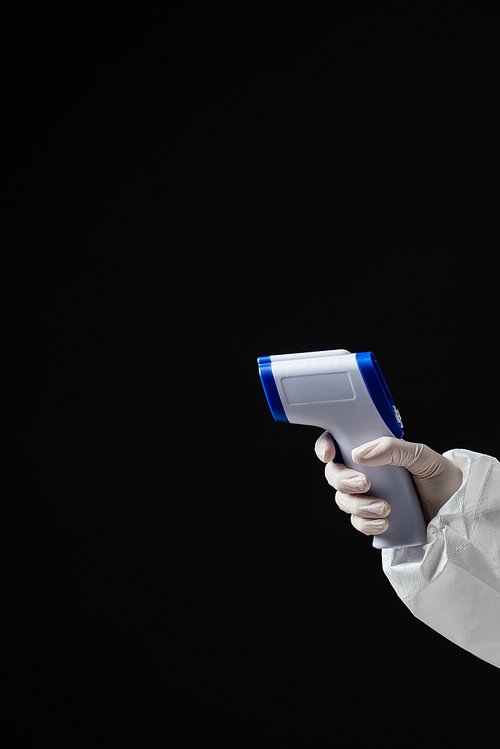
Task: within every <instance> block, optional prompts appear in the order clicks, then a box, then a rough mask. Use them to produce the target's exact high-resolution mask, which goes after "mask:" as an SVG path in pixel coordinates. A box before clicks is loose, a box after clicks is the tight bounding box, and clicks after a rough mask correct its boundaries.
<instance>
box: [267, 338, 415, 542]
mask: <svg viewBox="0 0 500 749" xmlns="http://www.w3.org/2000/svg"><path fill="white" fill-rule="evenodd" d="M257 361H258V365H259V374H260V378H261V381H262V385H263V387H264V392H265V394H266V398H267V401H268V403H269V407H270V409H271V412H272V414H273V416H274V418H275V420H276V421H284V422H289V423H291V424H308V425H310V426H317V427H321V428H322V429H324V430H326V431H328V432H329V433H330V434H331V436H332V438H333V441H334V443H335V449H336V455H335V462H336V463H344V465H346V466H347V467H348V468H353V469H354V470H356V471H360V470H361V471H362V472H363V473H364V474H365V475H366V476H368V478H369V479H370V481H371V489H370V491H369V493H370V496H373V497H378V498H380V499H385V500H387V502H389V504H390V506H391V513H390V515H389V518H388V520H389V527H388V529H387V530H386V531H384V533H381V534H380V535H377V536H374V537H373V546H374V548H376V549H392V548H400V547H406V546H422V545H423V544H425V543H427V527H426V523H425V520H424V517H423V514H422V509H421V507H420V502H419V500H418V495H417V490H416V488H415V485H414V483H413V479H412V477H411V475H410V473H409V472H408V471H407V470H406V468H402V467H400V466H374V467H372V466H361V467H360V466H359V465H358V464H356V463H354V461H353V460H352V457H351V451H352V450H353V449H354V448H355V447H359V446H360V445H362V444H364V443H365V442H371V441H372V440H375V439H378V438H379V437H397V438H398V439H401V437H402V436H403V423H402V421H401V417H400V415H399V411H398V409H397V408H396V405H395V403H394V400H393V398H392V395H391V393H390V391H389V388H388V387H387V383H386V381H385V379H384V376H383V374H382V371H381V369H380V367H379V364H378V362H377V359H376V358H375V355H374V354H373V353H372V352H371V351H367V352H364V353H361V354H351V353H350V352H349V351H346V350H345V349H334V350H332V351H310V352H308V353H302V354H280V355H277V356H261V357H259V358H258V360H257Z"/></svg>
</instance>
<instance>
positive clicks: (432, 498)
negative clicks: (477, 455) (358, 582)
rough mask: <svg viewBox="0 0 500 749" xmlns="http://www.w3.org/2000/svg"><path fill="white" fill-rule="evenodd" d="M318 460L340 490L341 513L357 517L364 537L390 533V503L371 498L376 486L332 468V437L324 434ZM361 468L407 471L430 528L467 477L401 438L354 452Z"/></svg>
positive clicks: (354, 473)
mask: <svg viewBox="0 0 500 749" xmlns="http://www.w3.org/2000/svg"><path fill="white" fill-rule="evenodd" d="M315 451H316V455H317V456H318V458H319V459H320V460H322V461H323V463H326V466H325V476H326V480H327V481H328V483H329V484H330V485H331V486H333V487H334V489H336V490H337V493H336V495H335V501H336V503H337V505H338V506H339V507H340V509H341V510H343V511H344V512H347V513H349V514H350V515H351V523H352V524H353V526H354V527H355V528H356V529H357V530H358V531H361V533H365V534H366V535H367V536H376V535H378V534H379V533H383V532H384V531H386V530H387V528H388V527H389V522H390V521H389V520H387V516H388V515H389V513H390V511H391V507H390V505H389V503H388V502H386V501H385V500H383V499H379V498H377V497H372V496H370V495H368V494H366V492H368V491H369V489H370V480H369V479H368V478H367V477H366V476H365V475H364V474H363V473H360V472H357V471H354V470H352V469H350V468H347V467H346V466H345V465H343V464H342V463H332V462H331V461H332V460H333V458H334V457H335V445H334V444H333V440H332V438H331V437H330V435H329V434H328V432H323V434H322V435H321V437H319V438H318V440H317V441H316V445H315ZM352 459H353V461H354V462H355V463H359V464H360V465H365V466H385V465H392V466H403V467H404V468H406V469H407V470H408V471H409V472H410V473H411V474H412V475H413V480H414V482H415V486H416V488H417V492H418V495H419V498H420V504H421V505H422V510H423V513H424V518H425V521H426V522H427V523H429V522H430V521H431V520H432V518H433V517H435V516H436V515H437V513H438V512H439V510H440V509H441V507H442V506H443V505H444V504H445V502H447V501H448V500H449V499H450V497H451V496H452V495H453V494H455V492H456V491H457V490H458V489H459V488H460V486H461V484H462V471H461V470H460V468H459V467H458V465H457V464H456V463H454V462H453V461H452V460H449V459H448V458H445V457H443V456H442V455H440V454H439V453H437V452H435V451H434V450H431V448H430V447H427V446H426V445H421V444H418V443H414V442H405V441H404V440H400V439H396V437H381V438H380V439H377V440H373V442H367V443H366V444H364V445H360V446H359V447H357V448H355V449H354V450H353V451H352Z"/></svg>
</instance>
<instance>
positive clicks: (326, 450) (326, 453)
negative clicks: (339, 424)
mask: <svg viewBox="0 0 500 749" xmlns="http://www.w3.org/2000/svg"><path fill="white" fill-rule="evenodd" d="M314 451H315V453H316V455H317V456H318V458H319V459H320V460H321V461H323V463H329V462H330V461H331V460H333V459H334V457H335V445H334V444H333V440H332V438H331V436H330V434H329V433H328V432H323V434H322V435H321V436H320V437H318V439H317V440H316V444H315V445H314Z"/></svg>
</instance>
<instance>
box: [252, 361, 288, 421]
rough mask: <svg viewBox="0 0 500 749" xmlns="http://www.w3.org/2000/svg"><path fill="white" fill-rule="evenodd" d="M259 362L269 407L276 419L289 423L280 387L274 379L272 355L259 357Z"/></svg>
mask: <svg viewBox="0 0 500 749" xmlns="http://www.w3.org/2000/svg"><path fill="white" fill-rule="evenodd" d="M257 363H258V365H259V375H260V379H261V382H262V387H263V388H264V392H265V394H266V398H267V402H268V403H269V408H270V409H271V413H272V415H273V416H274V420H275V421H286V422H287V423H289V422H288V419H287V418H286V413H285V410H284V408H283V404H282V402H281V398H280V395H279V393H278V388H277V387H276V382H275V381H274V375H273V370H272V367H271V357H270V356H259V358H258V359H257Z"/></svg>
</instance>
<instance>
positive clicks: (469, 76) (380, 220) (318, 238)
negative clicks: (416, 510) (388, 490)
mask: <svg viewBox="0 0 500 749" xmlns="http://www.w3.org/2000/svg"><path fill="white" fill-rule="evenodd" d="M335 7H336V10H335V11H332V15H331V17H329V20H328V23H325V20H324V19H322V18H321V16H320V14H317V15H315V13H314V12H312V13H307V14H306V13H305V12H302V11H297V12H296V13H295V14H293V15H292V14H291V13H289V12H287V13H286V14H285V13H283V12H281V11H280V10H279V9H278V8H277V7H276V6H273V5H269V4H266V6H262V7H257V6H256V7H255V8H253V10H252V12H250V11H248V10H245V9H240V8H238V9H233V10H231V11H228V12H225V13H221V14H216V13H214V12H213V11H210V10H206V9H205V10H202V9H200V8H199V7H197V6H193V7H189V9H186V11H185V14H184V15H183V17H182V19H181V18H180V17H179V16H178V15H175V14H174V13H172V14H171V16H170V17H168V18H166V16H165V15H164V14H163V15H161V16H160V15H158V16H157V17H156V16H155V14H154V13H153V12H152V11H150V10H148V11H141V12H140V13H136V12H134V11H131V10H129V11H123V14H122V15H121V16H120V18H116V17H112V18H111V17H105V16H104V14H103V15H102V17H100V18H99V19H98V21H97V22H96V19H94V18H90V17H84V14H83V11H82V15H81V16H79V17H78V18H76V19H75V18H73V17H71V18H69V17H68V18H62V19H61V17H60V16H59V17H58V18H57V19H52V20H53V26H54V28H52V31H51V33H48V34H46V35H44V37H43V40H42V41H40V34H39V21H40V18H38V17H37V16H33V17H31V18H29V19H24V25H23V33H22V34H21V35H20V40H19V44H18V46H17V49H16V54H15V55H14V57H13V62H12V67H13V70H15V72H16V75H17V76H19V79H18V80H20V81H21V85H20V86H17V85H16V86H13V89H14V91H13V96H14V101H15V103H16V106H14V107H13V112H14V120H15V125H14V127H13V133H12V143H15V144H16V145H13V148H12V152H13V154H14V159H15V166H16V178H15V180H13V184H12V195H14V197H15V198H16V199H17V200H19V202H20V204H21V205H22V206H23V208H22V212H23V222H22V229H23V231H24V230H25V229H26V230H27V232H28V233H29V236H30V239H29V240H25V239H24V238H23V237H20V235H18V238H19V242H18V246H19V248H20V249H19V252H17V253H16V259H15V265H16V267H17V269H19V270H20V271H21V273H20V276H21V278H22V287H23V292H24V295H23V297H22V299H23V302H22V303H21V304H20V305H19V309H17V308H16V307H15V306H14V313H13V316H17V315H20V314H21V313H25V311H26V309H28V310H29V313H28V315H25V318H26V334H25V335H23V337H22V352H21V359H20V362H21V365H20V366H19V378H20V382H21V386H22V387H23V388H24V394H25V398H24V400H23V403H24V404H25V405H24V406H23V409H22V413H20V414H19V416H18V421H19V422H20V424H21V428H22V429H23V430H25V431H24V439H23V443H22V451H21V466H20V470H19V476H20V481H24V480H25V479H29V480H32V481H34V488H32V489H31V490H29V491H28V490H20V491H19V497H18V500H17V502H16V509H15V516H14V519H13V523H18V529H19V533H20V534H21V535H22V537H23V541H22V543H21V544H18V543H17V541H16V542H14V541H11V539H10V537H9V534H7V535H8V538H7V539H6V543H7V548H9V549H10V551H11V553H10V555H9V556H8V559H9V561H8V564H7V565H6V576H5V577H6V580H5V587H4V590H5V598H6V612H7V621H8V622H11V624H12V632H13V633H15V634H16V635H18V634H19V633H21V635H22V636H21V638H20V639H19V641H20V642H21V643H22V644H21V645H19V646H17V645H15V646H14V645H13V648H14V651H15V655H16V673H17V675H20V676H21V683H22V688H23V690H25V691H26V693H27V694H33V695H34V696H35V698H38V697H39V696H40V695H42V694H44V693H49V694H50V695H52V697H51V708H50V710H48V711H46V712H45V713H44V720H45V721H51V720H52V719H53V718H54V716H56V715H57V716H60V715H61V713H62V714H64V716H65V717H64V719H63V720H62V722H61V724H60V727H61V730H62V731H63V732H66V733H67V735H69V736H71V735H72V732H74V730H75V727H76V726H77V725H78V726H79V725H83V724H85V725H87V726H90V728H91V729H92V727H93V726H94V725H97V722H98V720H100V718H101V717H102V715H103V713H106V714H107V716H108V722H109V729H108V730H109V732H110V735H111V734H112V732H113V730H115V729H116V727H117V726H118V725H122V726H125V727H126V728H127V730H128V731H129V734H130V737H131V739H132V740H136V741H140V737H141V736H142V733H141V732H142V731H143V730H144V727H145V724H150V725H151V722H152V718H153V716H154V717H159V719H160V725H162V729H159V730H160V731H162V733H160V734H159V735H160V736H162V737H163V736H168V737H169V738H171V739H172V740H173V741H174V745H178V746H183V745H184V743H183V742H187V741H189V736H191V731H192V730H196V731H198V730H199V731H201V734H202V735H204V736H205V737H206V738H207V740H209V739H212V737H216V738H217V737H218V738H226V739H227V740H231V741H234V742H235V744H236V745H240V744H244V743H245V741H246V740H247V739H248V738H249V737H254V736H255V738H254V739H253V740H254V741H259V743H261V742H262V741H263V739H264V738H267V740H269V741H270V742H272V743H274V744H278V745H281V742H282V740H283V735H284V734H283V731H284V728H285V726H288V727H291V728H292V730H293V731H294V732H296V734H297V735H301V732H302V731H305V732H306V733H307V732H309V731H311V730H313V729H312V727H313V726H316V727H318V726H323V725H324V726H325V729H324V730H325V731H326V733H325V734H324V736H325V738H326V739H327V740H331V739H332V738H333V737H334V736H335V735H336V734H337V733H338V731H339V730H340V729H341V728H342V729H347V730H351V729H352V725H353V724H354V725H355V726H356V727H357V728H358V727H359V728H361V729H362V730H363V732H367V731H369V732H370V733H376V732H377V729H379V730H380V728H382V726H384V727H385V725H386V724H387V722H388V721H390V720H393V716H394V714H397V715H398V716H400V717H402V716H406V715H407V716H408V718H409V719H410V720H411V722H412V728H413V726H415V732H416V734H417V735H419V734H420V733H421V735H422V737H424V736H427V735H429V732H430V731H431V732H432V735H433V736H436V737H437V738H439V737H440V736H441V735H442V736H443V737H446V736H448V735H449V734H448V733H447V732H448V730H449V727H450V721H451V718H450V713H453V714H454V715H455V718H453V720H454V721H455V719H456V714H457V713H460V711H461V709H462V708H465V707H467V708H468V709H470V705H471V704H473V705H474V708H473V709H475V710H479V709H480V710H481V712H482V714H483V715H485V716H486V718H487V716H488V710H489V708H491V707H492V705H493V702H492V700H493V699H494V690H493V692H490V689H489V688H487V686H486V682H487V680H488V678H490V679H491V677H493V678H494V677H495V675H496V671H495V670H494V668H493V667H492V666H489V665H488V664H485V663H483V662H482V661H480V660H478V659H477V658H475V657H473V656H472V655H470V654H469V653H467V652H465V651H462V650H460V649H459V648H458V647H457V646H455V645H453V644H452V643H449V642H448V641H446V640H445V639H444V638H442V637H441V636H439V635H438V634H436V633H434V632H433V631H432V630H430V629H428V628H427V627H426V626H425V625H423V624H421V623H420V622H418V621H417V620H416V619H414V618H413V617H412V615H411V614H410V613H409V611H408V610H407V609H406V608H405V606H404V605H403V603H402V602H401V601H399V599H398V598H397V596H396V594H395V593H394V591H393V590H392V589H391V587H390V585H389V583H388V582H387V580H386V579H385V576H384V575H383V573H382V570H381V564H380V558H379V557H380V555H379V552H377V551H375V550H373V549H372V548H371V543H370V539H368V538H366V537H364V536H362V535H361V534H358V533H356V532H355V531H354V530H353V529H352V528H351V526H350V523H349V518H348V517H347V516H346V515H344V514H343V513H341V512H340V511H339V510H338V509H337V507H336V506H335V504H334V501H333V490H332V489H331V488H330V487H329V486H328V485H327V484H326V481H325V479H324V476H323V468H322V466H321V464H320V462H319V461H318V460H317V458H316V457H315V455H314V452H313V447H314V442H315V439H316V438H317V436H318V435H319V433H320V432H319V430H314V429H312V428H307V427H298V426H290V425H283V424H276V423H275V422H274V421H273V419H272V417H271V414H270V412H269V409H268V407H267V404H266V401H265V398H264V394H263V392H262V388H261V385H260V381H259V378H258V372H257V364H256V358H257V356H260V355H265V354H275V353H292V352H298V351H307V350H319V349H326V348H346V349H348V350H350V351H352V352H357V351H369V350H373V351H374V352H375V353H376V355H377V358H378V360H379V362H380V364H381V367H382V370H383V372H384V374H385V376H386V379H387V381H388V383H389V387H390V388H391V390H392V393H393V395H394V398H395V401H396V404H397V405H398V408H399V410H400V412H401V414H402V417H403V420H404V422H405V437H406V438H407V439H409V440H412V441H422V442H426V443H427V444H429V445H430V446H431V447H433V448H434V449H436V450H438V451H441V452H443V451H445V450H447V449H450V448H453V447H465V448H469V449H472V450H476V451H478V452H486V453H488V454H491V455H498V448H499V445H498V438H497V435H496V429H495V424H496V418H497V415H498V403H497V398H496V384H497V379H498V378H497V367H496V363H495V356H496V349H497V345H496V343H497V337H498V333H497V325H496V322H497V283H496V278H497V274H498V272H497V269H496V263H497V260H498V258H497V252H496V249H497V243H498V237H499V232H498V218H497V216H498V196H499V190H498V161H499V145H498V117H497V112H498V59H497V54H496V49H495V44H494V42H492V41H491V40H490V38H489V35H488V33H487V29H488V25H489V24H488V19H478V18H476V17H472V14H471V17H467V18H465V17H460V18H457V17H455V16H454V17H451V16H449V15H447V14H445V13H441V14H440V13H438V12H437V11H436V10H434V11H433V14H434V15H433V16H432V18H431V17H424V18H417V17H408V18H403V17H401V18H394V17H392V16H391V17H389V14H387V13H386V12H385V11H383V10H379V11H377V12H374V13H372V14H371V16H370V17H368V16H366V15H363V14H361V12H360V13H359V14H358V15H356V13H355V12H354V14H353V15H351V16H348V15H347V13H346V12H345V9H344V8H343V6H342V5H338V6H335ZM56 20H57V23H56ZM43 21H44V23H45V24H47V23H48V26H49V27H51V26H52V23H51V19H47V17H46V16H45V17H44V18H43ZM61 29H62V31H61ZM33 49H38V50H39V52H37V54H34V53H33ZM40 61H42V62H43V65H40V64H39V63H40ZM19 231H20V229H19ZM33 248H36V249H37V250H38V252H36V253H32V252H31V250H32V249H33ZM33 299H36V304H35V305H34V307H35V308H33V305H32V304H26V306H24V300H30V301H32V300H33ZM26 435H27V436H26ZM9 544H10V546H9ZM19 573H20V578H19V580H20V582H18V581H17V577H16V575H18V574H19ZM49 684H50V686H49ZM52 685H55V688H54V691H53V692H52V691H51V690H52V688H53V686H52ZM61 687H62V689H61ZM56 695H57V696H56ZM83 714H85V716H86V717H85V719H83V718H78V719H77V718H76V717H75V716H76V715H83ZM309 716H312V718H310V717H309ZM79 721H81V723H80V722H79ZM310 721H312V722H310ZM487 722H488V721H487V720H486V723H487ZM374 729H375V731H374ZM358 730H359V729H358ZM382 730H383V729H382ZM464 730H467V726H465V727H464ZM440 731H442V734H440V733H439V732H440ZM310 735H311V734H310ZM370 738H371V736H370ZM175 742H177V743H175Z"/></svg>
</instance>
